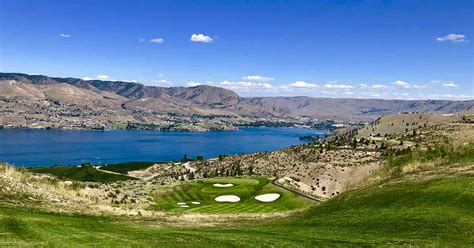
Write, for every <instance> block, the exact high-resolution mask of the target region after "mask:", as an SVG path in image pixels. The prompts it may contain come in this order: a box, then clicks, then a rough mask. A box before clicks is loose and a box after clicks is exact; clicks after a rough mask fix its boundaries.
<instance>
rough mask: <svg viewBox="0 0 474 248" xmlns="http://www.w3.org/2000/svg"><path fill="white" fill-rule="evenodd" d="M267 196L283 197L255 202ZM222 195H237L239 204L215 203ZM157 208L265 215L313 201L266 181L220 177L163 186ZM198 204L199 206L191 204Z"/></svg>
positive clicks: (158, 195)
mask: <svg viewBox="0 0 474 248" xmlns="http://www.w3.org/2000/svg"><path fill="white" fill-rule="evenodd" d="M215 183H231V184H233V185H234V186H233V187H228V188H218V187H214V184H215ZM265 193H279V194H280V195H281V196H280V198H279V199H277V200H276V201H274V202H268V203H262V202H259V201H257V200H255V199H254V197H255V196H257V195H261V194H265ZM220 195H237V196H238V197H239V198H240V201H239V202H235V203H225V202H216V201H215V200H214V199H215V198H216V197H217V196H220ZM154 196H155V201H156V204H155V205H154V209H156V210H165V211H168V212H182V211H186V212H200V213H266V212H275V211H287V210H293V209H297V208H303V207H306V206H309V205H311V203H312V201H311V200H309V199H306V198H304V197H301V196H299V195H297V194H295V193H293V192H289V191H287V190H284V189H281V188H280V187H277V186H275V185H273V184H271V182H270V180H269V179H267V178H218V179H206V180H202V181H197V182H192V183H183V184H180V185H177V186H174V187H162V188H159V189H158V190H157V191H156V193H155V195H154ZM192 201H198V202H200V204H199V205H194V204H192V203H191V202H192ZM178 202H185V203H187V205H188V206H189V208H182V207H180V206H179V205H178V204H177V203H178Z"/></svg>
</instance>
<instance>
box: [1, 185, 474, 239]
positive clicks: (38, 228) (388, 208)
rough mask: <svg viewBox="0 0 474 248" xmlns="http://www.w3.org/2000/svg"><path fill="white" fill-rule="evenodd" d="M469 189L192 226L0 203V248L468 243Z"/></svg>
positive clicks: (376, 191) (356, 198)
mask: <svg viewBox="0 0 474 248" xmlns="http://www.w3.org/2000/svg"><path fill="white" fill-rule="evenodd" d="M473 188H474V180H473V179H472V178H471V177H467V176H459V177H455V178H454V177H441V178H435V179H430V180H425V181H419V182H406V181H400V182H397V183H388V184H384V185H382V186H381V187H374V188H369V189H361V190H357V191H351V192H346V193H343V194H341V195H339V196H338V197H335V198H333V199H331V200H329V201H327V202H324V203H322V204H320V205H316V206H313V207H311V208H310V209H308V210H306V211H304V212H301V213H297V214H293V215H291V216H289V217H286V218H276V219H265V220H259V221H255V220H254V221H250V222H236V223H229V224H228V225H225V226H217V227H196V228H193V227H165V226H162V227H156V225H159V224H160V222H154V221H145V220H140V221H137V220H133V219H122V218H110V217H90V216H68V215H62V214H49V213H42V212H35V211H29V210H26V209H19V208H15V207H0V246H7V245H8V246H25V245H37V246H51V245H64V244H68V246H160V247H229V246H243V247H256V246H258V247H262V246H263V247H265V246H266V247H270V246H273V247H315V246H387V245H388V246H393V245H400V246H438V247H446V246H451V247H472V246H473V245H474V191H473V190H472V189H473Z"/></svg>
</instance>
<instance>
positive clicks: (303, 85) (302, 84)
mask: <svg viewBox="0 0 474 248" xmlns="http://www.w3.org/2000/svg"><path fill="white" fill-rule="evenodd" d="M288 86H290V87H293V88H305V89H312V88H317V87H318V85H317V84H312V83H307V82H304V81H296V82H293V83H291V84H288Z"/></svg>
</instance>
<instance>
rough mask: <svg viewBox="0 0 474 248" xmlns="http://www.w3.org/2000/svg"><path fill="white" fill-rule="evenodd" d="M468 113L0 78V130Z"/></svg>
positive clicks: (219, 125) (409, 103)
mask: <svg viewBox="0 0 474 248" xmlns="http://www.w3.org/2000/svg"><path fill="white" fill-rule="evenodd" d="M473 106H474V100H469V101H449V100H379V99H345V98H344V99H342V98H340V99H337V98H313V97H304V96H301V97H245V98H244V97H240V96H239V95H237V94H236V93H235V92H233V91H230V90H227V89H223V88H219V87H214V86H207V85H200V86H195V87H156V86H145V85H142V84H139V83H132V82H123V81H101V80H87V81H86V80H82V79H77V78H57V77H48V76H43V75H28V74H22V73H0V125H3V126H7V127H53V128H58V127H59V128H114V127H125V126H126V125H129V124H130V123H132V124H133V123H137V124H138V125H145V124H147V125H148V124H151V125H153V127H151V128H153V129H167V130H214V129H217V130H227V129H233V128H234V126H235V125H236V124H245V123H252V122H255V121H269V122H277V121H283V122H289V123H302V124H303V123H308V122H317V121H321V120H336V121H353V122H354V121H355V122H357V121H362V122H365V121H370V120H373V119H375V118H377V117H379V116H381V115H385V114H390V113H397V112H404V111H408V112H438V113H452V112H459V111H463V110H467V109H471V108H472V107H473ZM147 127H149V128H150V126H147Z"/></svg>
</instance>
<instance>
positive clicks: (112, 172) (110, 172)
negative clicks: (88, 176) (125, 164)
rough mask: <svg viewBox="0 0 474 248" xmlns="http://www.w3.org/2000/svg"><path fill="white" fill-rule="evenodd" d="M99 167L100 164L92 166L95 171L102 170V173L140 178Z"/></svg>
mask: <svg viewBox="0 0 474 248" xmlns="http://www.w3.org/2000/svg"><path fill="white" fill-rule="evenodd" d="M100 167H102V166H101V165H99V166H95V167H94V168H95V169H96V170H97V171H100V172H104V173H109V174H114V175H121V176H127V177H131V178H135V179H141V178H138V177H135V176H131V175H128V174H122V173H118V172H114V171H108V170H102V169H101V168H100Z"/></svg>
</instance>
